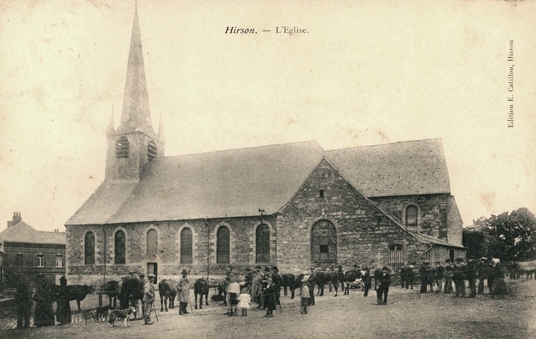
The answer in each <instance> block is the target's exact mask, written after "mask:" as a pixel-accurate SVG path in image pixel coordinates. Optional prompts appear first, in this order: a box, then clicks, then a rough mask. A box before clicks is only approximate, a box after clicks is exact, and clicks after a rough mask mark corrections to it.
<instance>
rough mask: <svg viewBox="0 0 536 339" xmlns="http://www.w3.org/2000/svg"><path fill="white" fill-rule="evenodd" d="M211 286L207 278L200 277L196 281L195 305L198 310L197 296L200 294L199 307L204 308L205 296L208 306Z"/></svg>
mask: <svg viewBox="0 0 536 339" xmlns="http://www.w3.org/2000/svg"><path fill="white" fill-rule="evenodd" d="M209 290H210V288H209V285H208V281H207V280H206V279H205V278H199V279H197V280H196V282H195V283H194V305H195V309H196V310H197V296H198V295H199V308H200V309H203V296H205V304H206V306H208V292H209Z"/></svg>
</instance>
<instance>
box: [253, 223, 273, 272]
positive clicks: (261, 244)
mask: <svg viewBox="0 0 536 339" xmlns="http://www.w3.org/2000/svg"><path fill="white" fill-rule="evenodd" d="M255 233H256V235H255V240H256V241H255V245H256V249H255V254H256V255H255V261H256V262H258V263H267V262H270V228H269V227H268V225H266V224H260V225H259V226H257V231H256V232H255Z"/></svg>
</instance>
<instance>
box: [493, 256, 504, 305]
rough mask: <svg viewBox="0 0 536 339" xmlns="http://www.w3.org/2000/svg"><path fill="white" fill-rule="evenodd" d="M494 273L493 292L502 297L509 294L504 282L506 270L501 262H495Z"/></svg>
mask: <svg viewBox="0 0 536 339" xmlns="http://www.w3.org/2000/svg"><path fill="white" fill-rule="evenodd" d="M492 274H493V275H494V279H493V294H494V295H498V296H501V297H503V296H505V295H507V294H508V291H507V290H506V283H505V282H504V270H503V269H502V267H501V264H500V263H497V264H495V267H494V268H493V272H492Z"/></svg>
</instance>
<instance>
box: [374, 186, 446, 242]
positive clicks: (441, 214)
mask: <svg viewBox="0 0 536 339" xmlns="http://www.w3.org/2000/svg"><path fill="white" fill-rule="evenodd" d="M447 197H448V195H447V194H425V195H404V196H392V197H378V198H371V200H373V201H374V202H376V203H377V204H378V205H379V206H380V208H382V209H383V210H384V211H385V212H386V213H388V214H389V215H391V216H392V217H393V218H394V219H395V220H396V221H397V222H398V223H400V224H401V225H403V226H404V227H406V208H407V207H408V206H410V205H415V206H417V211H418V212H417V228H414V227H413V228H412V227H408V230H409V231H412V232H419V233H422V234H426V235H429V236H431V237H434V238H438V239H443V240H447V212H448V211H447Z"/></svg>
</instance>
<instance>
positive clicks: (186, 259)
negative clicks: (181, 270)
mask: <svg viewBox="0 0 536 339" xmlns="http://www.w3.org/2000/svg"><path fill="white" fill-rule="evenodd" d="M192 242H193V241H192V230H191V229H189V228H188V227H186V228H183V229H182V231H181V264H191V263H192V259H193V258H192Z"/></svg>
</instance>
